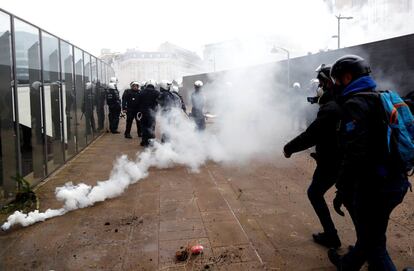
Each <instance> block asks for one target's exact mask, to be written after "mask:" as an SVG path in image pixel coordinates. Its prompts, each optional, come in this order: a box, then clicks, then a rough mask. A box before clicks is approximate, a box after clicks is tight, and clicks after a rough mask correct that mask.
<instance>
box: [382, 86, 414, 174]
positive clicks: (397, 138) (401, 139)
mask: <svg viewBox="0 0 414 271" xmlns="http://www.w3.org/2000/svg"><path fill="white" fill-rule="evenodd" d="M379 94H380V98H381V101H382V105H383V107H384V110H385V115H386V125H387V140H388V151H389V152H391V151H392V150H393V148H391V146H392V145H394V146H395V149H396V151H397V154H398V156H399V157H400V159H401V161H402V163H403V165H404V167H405V168H406V170H407V172H410V171H413V173H414V117H413V113H412V112H411V111H410V108H409V107H408V105H407V104H406V103H405V102H404V101H403V99H402V98H401V97H400V95H398V94H397V93H396V92H394V91H391V90H387V91H381V92H379ZM411 175H412V173H411Z"/></svg>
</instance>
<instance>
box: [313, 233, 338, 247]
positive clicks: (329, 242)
mask: <svg viewBox="0 0 414 271" xmlns="http://www.w3.org/2000/svg"><path fill="white" fill-rule="evenodd" d="M312 237H313V241H315V243H317V244H319V245H322V246H324V247H327V248H339V247H341V240H339V237H338V235H337V234H327V233H325V232H320V233H317V234H312Z"/></svg>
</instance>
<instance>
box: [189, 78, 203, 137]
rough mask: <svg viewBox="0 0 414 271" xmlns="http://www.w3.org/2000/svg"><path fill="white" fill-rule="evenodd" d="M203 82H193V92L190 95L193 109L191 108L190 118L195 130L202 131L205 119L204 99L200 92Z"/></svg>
mask: <svg viewBox="0 0 414 271" xmlns="http://www.w3.org/2000/svg"><path fill="white" fill-rule="evenodd" d="M203 85H204V84H203V82H202V81H200V80H197V81H195V82H194V92H193V93H192V94H191V103H192V105H193V107H192V108H191V116H192V117H193V119H194V121H195V123H196V126H197V129H198V130H199V131H202V130H204V129H205V128H206V119H205V117H204V112H203V110H204V97H203V94H202V92H201V88H202V87H203Z"/></svg>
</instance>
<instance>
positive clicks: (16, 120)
mask: <svg viewBox="0 0 414 271" xmlns="http://www.w3.org/2000/svg"><path fill="white" fill-rule="evenodd" d="M114 75H115V73H114V71H113V69H112V68H111V67H110V66H108V65H107V64H106V63H104V62H102V61H101V60H99V59H98V58H96V57H94V56H92V55H90V54H88V53H87V52H84V51H82V50H81V49H79V48H76V47H74V46H73V45H72V44H70V43H69V42H66V41H63V40H61V39H60V38H58V37H55V36H54V35H52V34H49V33H47V32H46V31H43V30H41V29H39V28H38V27H36V26H34V25H32V24H30V23H28V22H26V21H24V20H22V19H19V18H17V17H15V16H14V15H12V14H10V13H8V12H7V11H3V10H1V9H0V208H1V207H2V204H3V202H6V201H3V200H4V199H8V198H9V197H12V196H14V194H15V191H16V181H15V179H14V178H15V177H17V176H19V175H20V176H22V177H24V178H25V179H26V180H27V181H29V182H30V183H31V184H32V185H35V184H37V183H39V181H41V180H43V179H44V178H45V177H46V176H48V175H50V174H51V173H52V172H53V171H54V170H56V169H57V168H58V167H59V166H61V165H63V164H64V163H65V161H67V160H68V159H70V158H72V157H73V156H74V155H76V154H77V153H79V152H80V151H81V150H83V149H84V148H85V147H86V146H87V144H88V143H90V142H91V141H92V140H94V139H95V138H96V137H97V136H98V135H99V134H100V133H101V132H102V131H105V130H107V127H108V121H107V119H106V115H107V106H106V105H105V91H106V86H107V84H108V83H109V80H110V77H111V76H114Z"/></svg>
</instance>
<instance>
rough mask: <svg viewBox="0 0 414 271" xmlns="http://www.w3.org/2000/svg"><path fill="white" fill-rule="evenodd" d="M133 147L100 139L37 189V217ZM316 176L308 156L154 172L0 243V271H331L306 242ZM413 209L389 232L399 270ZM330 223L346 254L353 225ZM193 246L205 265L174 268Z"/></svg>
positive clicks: (409, 257) (409, 241)
mask: <svg viewBox="0 0 414 271" xmlns="http://www.w3.org/2000/svg"><path fill="white" fill-rule="evenodd" d="M138 143H139V142H138V139H137V137H136V136H135V138H134V139H132V140H131V139H125V138H124V137H123V135H122V134H121V135H114V134H109V133H108V134H105V135H103V136H102V137H101V138H99V139H98V140H97V141H95V142H93V143H92V144H91V145H90V146H89V147H88V148H87V149H86V150H85V151H84V152H82V153H81V154H80V155H78V156H77V157H76V158H74V159H73V160H72V161H70V162H69V163H68V164H67V165H65V166H64V167H63V168H61V169H60V170H58V171H57V172H56V173H55V174H53V176H51V177H49V178H48V179H47V181H46V182H45V183H43V184H42V185H41V186H40V187H39V188H38V189H37V194H38V196H39V198H40V206H41V209H42V210H45V209H47V208H59V207H60V206H61V204H60V203H59V202H58V201H57V200H56V199H55V197H54V190H55V187H57V186H60V185H63V184H64V183H66V182H68V181H72V182H74V183H79V182H84V183H87V184H95V183H96V182H97V181H99V180H106V179H107V178H108V176H109V173H110V171H111V169H112V165H113V162H114V160H115V159H116V157H118V156H120V155H121V154H127V155H128V156H129V157H135V154H136V153H137V152H140V151H142V148H141V147H139V144H138ZM313 167H314V163H313V161H312V160H311V159H309V158H308V156H307V154H306V153H304V154H301V155H297V156H295V157H293V158H292V159H291V160H289V161H286V160H285V159H282V158H281V157H277V156H275V158H274V159H272V160H271V161H268V162H263V161H261V162H258V161H256V162H254V161H253V162H251V163H249V164H248V165H243V166H223V165H219V164H215V163H208V164H207V165H205V166H203V167H202V168H201V169H200V172H199V173H191V172H190V171H189V170H187V169H186V168H185V167H174V168H170V169H151V170H150V174H149V176H148V177H147V178H146V179H143V180H141V181H139V182H138V183H136V184H133V185H131V186H130V187H129V188H128V189H127V191H125V193H124V194H123V195H121V196H120V197H118V198H114V199H111V200H107V201H105V202H101V203H97V204H96V205H95V206H92V207H90V208H85V209H80V210H76V211H73V212H70V213H67V214H66V215H64V216H61V217H56V218H53V219H50V220H47V221H45V222H41V223H38V224H35V225H32V226H30V227H27V228H21V227H15V228H13V229H12V230H10V231H8V232H3V233H0V270H335V269H334V268H333V267H332V266H331V264H330V263H329V262H328V260H327V257H326V249H324V248H322V247H320V246H318V245H316V244H314V243H313V242H312V241H311V234H312V233H314V232H317V231H319V230H320V226H319V222H318V221H317V218H316V217H315V214H314V212H313V210H312V208H311V206H310V203H309V201H308V199H307V196H306V189H307V186H308V184H309V180H310V178H311V176H312V170H313ZM332 196H333V191H330V192H329V195H328V199H329V202H331V199H332ZM413 206H414V196H413V194H412V193H408V195H407V197H406V199H405V201H404V203H403V204H402V205H401V206H399V207H398V209H397V210H396V211H395V212H394V214H393V216H392V220H391V223H390V226H389V231H388V236H389V251H390V254H391V256H392V257H393V259H394V260H395V263H396V264H397V266H398V268H399V270H401V269H402V268H403V267H405V266H408V265H411V266H414V255H413V246H414V237H413V233H412V231H413V230H414V208H413ZM330 207H332V206H330ZM333 216H334V220H335V222H336V224H337V225H338V230H339V233H340V235H341V238H342V240H343V244H344V246H345V247H346V246H347V245H350V244H352V243H353V242H354V239H355V238H354V235H355V232H354V230H353V227H352V224H351V223H350V219H349V216H346V217H345V218H342V217H338V216H336V215H333ZM195 244H201V245H203V246H204V253H203V254H202V255H198V256H191V257H190V258H189V259H188V260H187V261H185V262H176V261H175V252H176V251H177V250H180V249H181V248H185V247H187V246H189V245H195Z"/></svg>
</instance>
